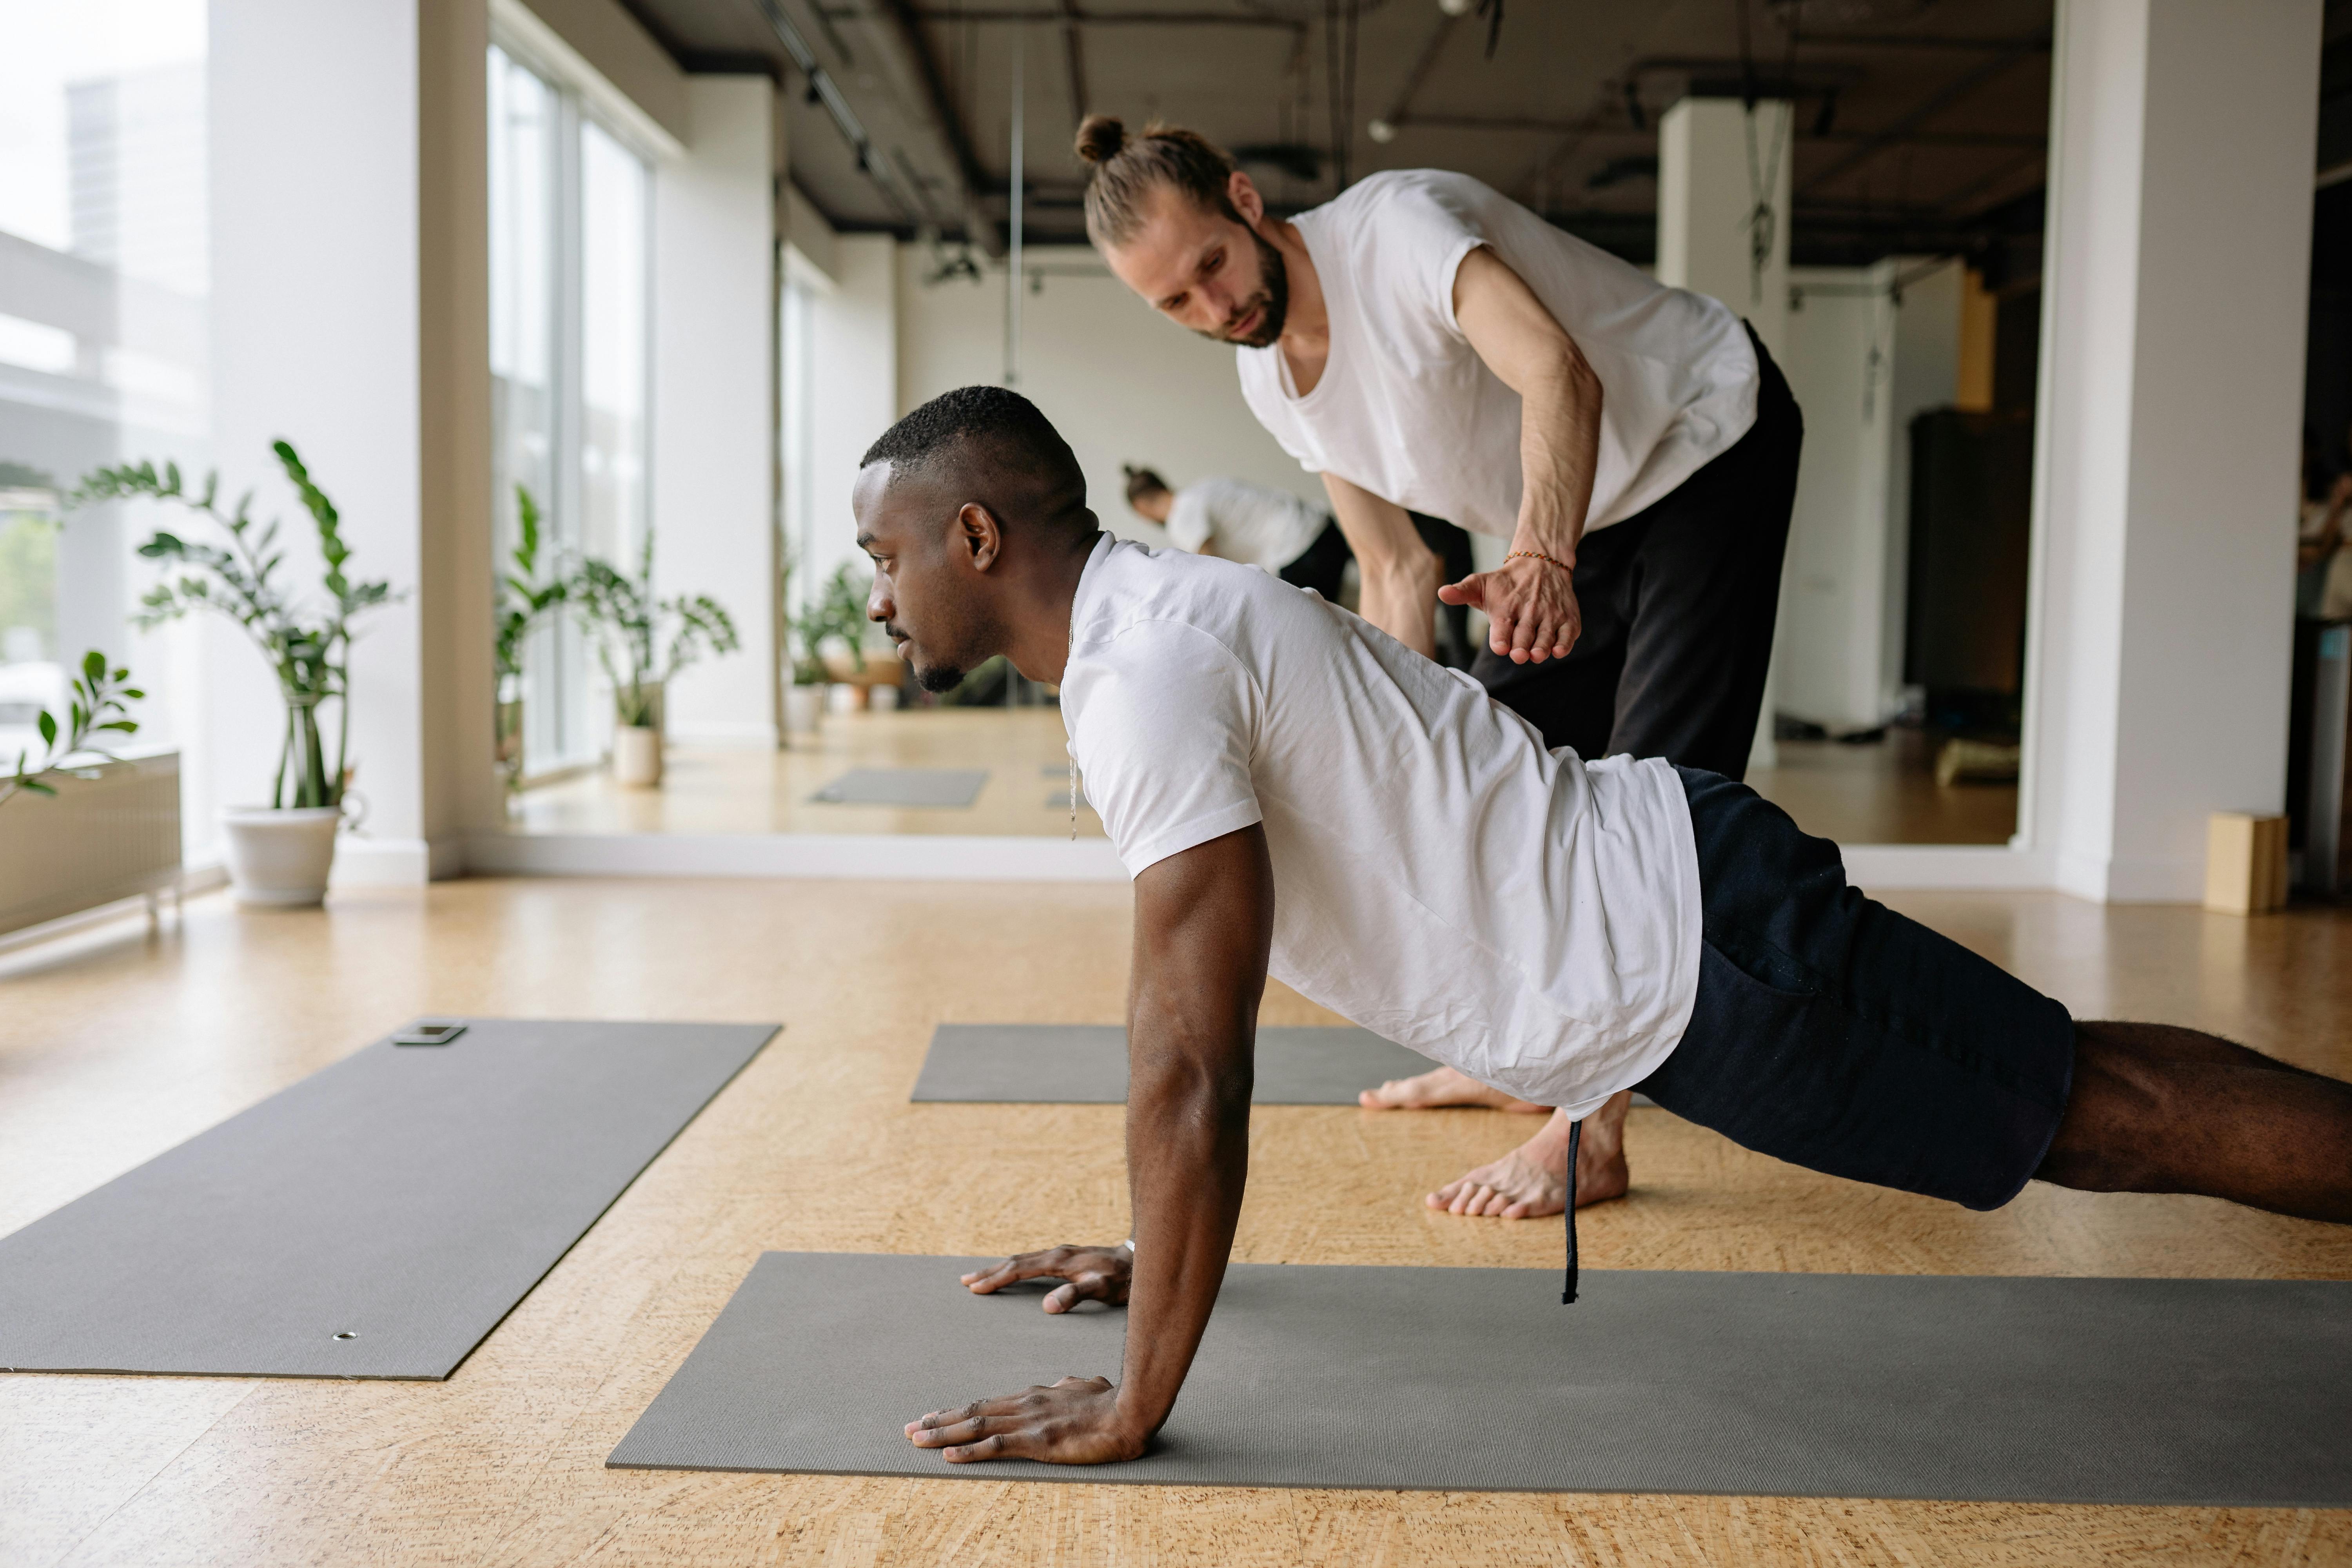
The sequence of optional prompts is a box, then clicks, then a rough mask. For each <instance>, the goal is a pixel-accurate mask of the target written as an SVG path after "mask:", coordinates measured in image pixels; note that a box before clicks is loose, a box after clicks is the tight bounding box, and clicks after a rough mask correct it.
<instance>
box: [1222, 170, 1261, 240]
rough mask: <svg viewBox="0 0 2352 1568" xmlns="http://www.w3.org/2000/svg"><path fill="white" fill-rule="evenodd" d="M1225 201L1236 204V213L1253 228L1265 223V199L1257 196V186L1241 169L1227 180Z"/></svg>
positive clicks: (1235, 171)
mask: <svg viewBox="0 0 2352 1568" xmlns="http://www.w3.org/2000/svg"><path fill="white" fill-rule="evenodd" d="M1225 200H1227V201H1229V202H1231V203H1233V204H1234V211H1235V212H1237V213H1239V214H1241V215H1242V221H1243V222H1244V223H1245V224H1247V225H1249V226H1251V227H1252V228H1255V227H1256V226H1258V225H1259V224H1261V223H1264V222H1265V197H1264V196H1262V195H1258V194H1257V186H1256V185H1255V184H1252V183H1251V181H1250V177H1249V176H1248V175H1247V174H1243V173H1242V172H1241V171H1240V170H1239V169H1235V170H1234V172H1233V174H1231V175H1230V176H1228V177H1227V178H1226V180H1225Z"/></svg>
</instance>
